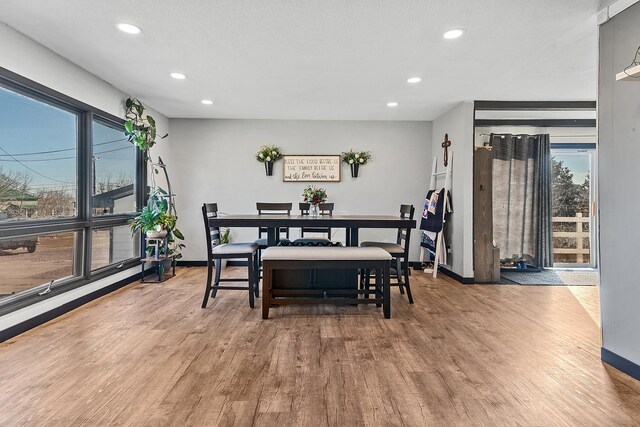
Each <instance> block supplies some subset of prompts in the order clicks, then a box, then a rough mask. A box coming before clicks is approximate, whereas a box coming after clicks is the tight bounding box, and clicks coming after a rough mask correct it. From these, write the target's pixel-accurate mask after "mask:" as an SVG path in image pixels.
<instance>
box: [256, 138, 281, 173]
mask: <svg viewBox="0 0 640 427" xmlns="http://www.w3.org/2000/svg"><path fill="white" fill-rule="evenodd" d="M281 158H282V152H281V151H280V147H278V146H277V145H263V146H261V147H260V148H259V149H258V151H257V152H256V160H257V161H258V162H260V163H264V170H265V172H266V174H267V176H271V175H273V164H274V163H275V162H276V161H277V160H280V159H281Z"/></svg>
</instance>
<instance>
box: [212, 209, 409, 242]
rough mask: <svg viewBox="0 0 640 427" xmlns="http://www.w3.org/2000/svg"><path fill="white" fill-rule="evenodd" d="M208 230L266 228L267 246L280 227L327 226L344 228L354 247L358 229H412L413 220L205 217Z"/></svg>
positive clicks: (383, 217)
mask: <svg viewBox="0 0 640 427" xmlns="http://www.w3.org/2000/svg"><path fill="white" fill-rule="evenodd" d="M209 226H211V227H241V228H258V227H262V228H266V229H267V245H268V246H276V245H278V243H279V241H280V234H279V233H278V230H279V229H280V228H286V227H288V228H296V227H300V228H301V227H330V228H332V229H333V228H344V229H346V231H347V233H346V245H347V246H358V245H359V241H358V232H359V230H360V229H362V228H396V229H397V228H409V229H412V228H415V227H416V220H415V219H409V218H400V217H399V216H395V215H318V216H312V215H282V214H278V215H271V214H262V215H258V214H252V215H233V214H231V215H224V216H218V217H214V218H209Z"/></svg>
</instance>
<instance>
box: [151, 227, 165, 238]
mask: <svg viewBox="0 0 640 427" xmlns="http://www.w3.org/2000/svg"><path fill="white" fill-rule="evenodd" d="M166 236H167V230H165V229H162V230H160V231H157V230H149V231H147V237H148V238H149V239H164V238H165V237H166Z"/></svg>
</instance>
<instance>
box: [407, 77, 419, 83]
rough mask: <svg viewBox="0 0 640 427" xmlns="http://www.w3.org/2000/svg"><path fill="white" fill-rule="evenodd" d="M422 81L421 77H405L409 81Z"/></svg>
mask: <svg viewBox="0 0 640 427" xmlns="http://www.w3.org/2000/svg"><path fill="white" fill-rule="evenodd" d="M421 81H422V79H421V78H420V77H411V78H410V79H407V82H409V83H420V82H421Z"/></svg>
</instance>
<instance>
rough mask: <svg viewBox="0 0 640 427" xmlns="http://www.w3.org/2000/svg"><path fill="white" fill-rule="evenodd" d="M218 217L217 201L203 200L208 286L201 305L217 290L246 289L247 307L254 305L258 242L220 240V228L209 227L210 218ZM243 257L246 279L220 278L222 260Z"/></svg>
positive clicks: (256, 290) (257, 291)
mask: <svg viewBox="0 0 640 427" xmlns="http://www.w3.org/2000/svg"><path fill="white" fill-rule="evenodd" d="M217 216H218V204H217V203H205V204H203V205H202V218H203V219H204V228H205V231H206V238H207V286H206V288H205V292H204V300H203V301H202V308H206V307H207V302H208V301H209V298H210V297H211V298H215V297H216V294H217V292H218V290H219V289H220V290H223V289H230V290H248V291H249V306H250V307H251V308H254V306H255V302H254V297H256V298H257V297H259V296H260V293H259V292H260V291H259V286H258V281H259V279H258V245H257V244H255V243H226V244H221V243H220V228H219V227H211V226H210V225H209V219H211V218H216V217H217ZM231 258H246V259H247V278H246V279H242V278H225V279H221V278H220V269H221V267H222V260H223V259H231ZM214 267H215V270H216V275H215V279H214V280H213V284H212V283H211V281H212V276H213V269H214ZM244 281H247V283H248V286H221V285H220V283H221V282H244Z"/></svg>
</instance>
